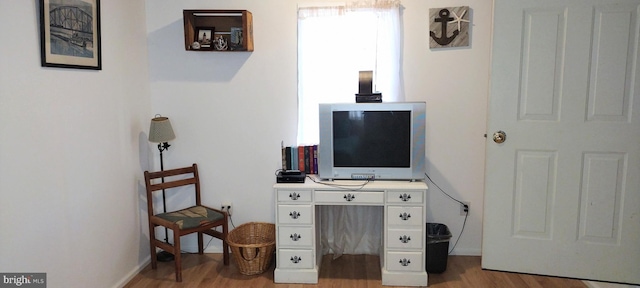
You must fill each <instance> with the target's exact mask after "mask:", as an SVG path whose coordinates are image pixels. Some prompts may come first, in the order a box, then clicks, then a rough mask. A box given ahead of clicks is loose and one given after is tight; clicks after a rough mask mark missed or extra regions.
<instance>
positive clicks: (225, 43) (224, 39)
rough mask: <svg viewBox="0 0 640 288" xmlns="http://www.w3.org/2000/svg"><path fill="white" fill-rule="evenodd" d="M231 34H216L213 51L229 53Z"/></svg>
mask: <svg viewBox="0 0 640 288" xmlns="http://www.w3.org/2000/svg"><path fill="white" fill-rule="evenodd" d="M230 37H231V33H230V32H216V33H215V34H214V36H213V50H217V51H227V50H230V48H229V45H230V44H231V41H230Z"/></svg>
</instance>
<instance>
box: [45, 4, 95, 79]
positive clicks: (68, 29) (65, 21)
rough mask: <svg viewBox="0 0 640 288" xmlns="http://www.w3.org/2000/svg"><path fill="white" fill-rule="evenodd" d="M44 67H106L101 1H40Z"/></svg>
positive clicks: (93, 68)
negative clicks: (101, 34) (101, 33)
mask: <svg viewBox="0 0 640 288" xmlns="http://www.w3.org/2000/svg"><path fill="white" fill-rule="evenodd" d="M39 3H40V52H41V65H42V67H58V68H75V69H92V70H102V48H101V44H100V0H40V1H39Z"/></svg>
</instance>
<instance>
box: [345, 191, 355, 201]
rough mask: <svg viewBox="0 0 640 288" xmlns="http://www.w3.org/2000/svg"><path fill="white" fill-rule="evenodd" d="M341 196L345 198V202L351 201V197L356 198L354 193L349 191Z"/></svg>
mask: <svg viewBox="0 0 640 288" xmlns="http://www.w3.org/2000/svg"><path fill="white" fill-rule="evenodd" d="M342 198H344V199H346V200H347V202H351V201H353V199H356V195H352V194H351V193H347V194H346V195H344V197H342Z"/></svg>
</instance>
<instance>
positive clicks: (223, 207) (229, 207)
mask: <svg viewBox="0 0 640 288" xmlns="http://www.w3.org/2000/svg"><path fill="white" fill-rule="evenodd" d="M220 208H221V209H220V210H222V211H227V214H229V216H231V211H232V210H233V209H232V205H231V202H222V205H220Z"/></svg>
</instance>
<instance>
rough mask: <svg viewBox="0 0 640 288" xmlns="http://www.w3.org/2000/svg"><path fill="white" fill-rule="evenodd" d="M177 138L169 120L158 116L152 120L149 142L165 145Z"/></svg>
mask: <svg viewBox="0 0 640 288" xmlns="http://www.w3.org/2000/svg"><path fill="white" fill-rule="evenodd" d="M175 138H176V135H175V134H173V128H171V122H169V118H167V117H163V116H158V117H155V118H153V119H151V127H149V141H150V142H155V143H164V142H168V141H170V140H173V139H175Z"/></svg>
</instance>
